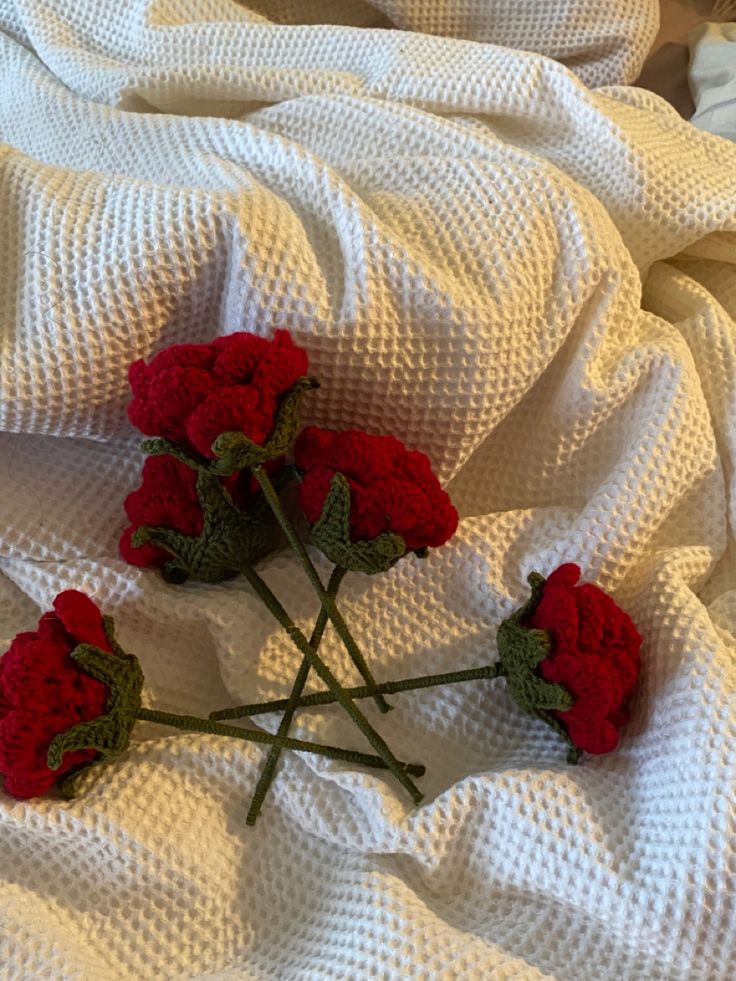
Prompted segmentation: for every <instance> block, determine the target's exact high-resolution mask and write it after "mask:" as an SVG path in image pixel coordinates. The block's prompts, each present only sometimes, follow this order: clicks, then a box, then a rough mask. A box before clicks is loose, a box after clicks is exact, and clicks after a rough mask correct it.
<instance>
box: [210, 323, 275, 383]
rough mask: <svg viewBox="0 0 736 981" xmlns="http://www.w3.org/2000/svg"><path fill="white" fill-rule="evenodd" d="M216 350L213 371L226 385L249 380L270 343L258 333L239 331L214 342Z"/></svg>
mask: <svg viewBox="0 0 736 981" xmlns="http://www.w3.org/2000/svg"><path fill="white" fill-rule="evenodd" d="M212 346H213V348H214V349H215V352H216V355H217V356H216V358H215V363H214V366H213V371H214V373H215V375H217V377H218V378H219V379H220V380H221V381H222V383H223V384H224V385H235V384H237V383H241V384H242V383H245V382H249V381H250V380H251V379H252V377H253V373H254V371H255V370H256V368H257V367H258V365H259V363H260V361H261V360H262V358H263V357H264V356H265V355H266V353H267V352H268V350H269V347H270V343H269V341H267V340H266V338H265V337H258V336H257V335H256V334H246V333H242V332H241V333H237V334H230V335H228V336H227V337H218V338H216V339H215V340H214V341H213V342H212Z"/></svg>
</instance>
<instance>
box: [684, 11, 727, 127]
mask: <svg viewBox="0 0 736 981" xmlns="http://www.w3.org/2000/svg"><path fill="white" fill-rule="evenodd" d="M734 16H736V10H734ZM690 49H691V54H690V86H691V88H692V91H693V97H694V99H695V114H694V115H693V117H692V122H693V125H694V126H697V127H698V128H699V129H705V130H708V132H709V133H717V134H718V135H719V136H725V137H726V139H729V140H734V141H735V142H736V22H734V23H731V24H704V25H703V26H702V27H700V28H698V30H697V31H694V32H693V34H692V36H691V38H690Z"/></svg>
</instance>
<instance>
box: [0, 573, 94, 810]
mask: <svg viewBox="0 0 736 981" xmlns="http://www.w3.org/2000/svg"><path fill="white" fill-rule="evenodd" d="M82 643H86V644H93V645H95V646H96V647H100V648H102V649H103V650H106V651H109V650H110V645H109V643H108V639H107V636H106V634H105V630H104V627H103V621H102V616H101V614H100V611H99V610H98V609H97V607H96V606H95V604H94V603H93V602H92V600H90V599H89V598H88V597H87V596H85V595H84V594H83V593H80V592H77V591H76V590H74V589H70V590H67V591H66V592H63V593H60V594H59V595H58V596H57V597H56V599H55V600H54V612H53V613H45V614H44V615H43V616H42V617H41V619H40V621H39V624H38V629H37V630H35V631H31V632H28V633H21V634H18V635H17V637H16V638H15V639H14V640H13V642H12V644H11V645H10V649H9V650H8V651H7V653H6V654H5V655H4V657H3V658H2V660H0V774H2V776H3V778H4V783H5V789H6V790H7V791H8V793H9V794H12V795H13V796H14V797H19V798H26V797H35V796H37V795H39V794H44V793H46V792H47V791H48V790H49V789H50V788H51V787H52V786H53V784H54V783H55V782H56V781H57V780H58V779H59V778H60V777H61V776H63V775H64V774H66V773H67V772H68V771H69V770H71V769H73V768H76V767H78V766H80V764H84V763H88V762H89V761H90V760H92V759H94V758H95V757H96V756H97V752H96V751H95V750H93V749H80V750H78V751H75V752H68V753H65V754H64V756H63V759H62V762H61V766H60V767H59V768H58V769H57V770H52V769H50V767H49V766H48V763H47V753H48V750H49V746H50V744H51V741H52V740H53V739H54V737H55V736H58V735H59V734H60V733H62V732H64V731H65V730H67V729H70V728H71V727H72V726H76V725H79V724H80V723H82V722H87V721H89V720H91V719H96V718H97V717H99V716H101V715H102V714H103V713H104V712H105V708H106V702H107V697H108V694H109V690H108V688H107V686H106V685H105V684H103V683H102V682H101V681H98V680H97V679H96V678H93V677H90V675H89V674H86V673H85V672H84V671H83V670H82V669H81V668H80V667H79V665H78V664H77V663H76V662H75V661H74V660H73V659H72V657H71V656H70V655H71V651H72V650H74V648H76V647H77V645H78V644H82Z"/></svg>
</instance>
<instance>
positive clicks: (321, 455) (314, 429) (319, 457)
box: [294, 426, 337, 471]
mask: <svg viewBox="0 0 736 981" xmlns="http://www.w3.org/2000/svg"><path fill="white" fill-rule="evenodd" d="M336 437H337V433H333V432H332V431H331V430H329V429H320V428H319V427H318V426H307V427H306V428H304V429H302V431H301V433H300V434H299V436H298V437H297V440H296V443H295V444H294V463H296V465H297V466H298V467H299V468H300V469H302V470H307V471H309V470H313V469H315V468H318V467H321V466H323V465H324V461H325V458H326V454H327V451H328V449H329V448H330V446H332V444H333V442H334V441H335V439H336Z"/></svg>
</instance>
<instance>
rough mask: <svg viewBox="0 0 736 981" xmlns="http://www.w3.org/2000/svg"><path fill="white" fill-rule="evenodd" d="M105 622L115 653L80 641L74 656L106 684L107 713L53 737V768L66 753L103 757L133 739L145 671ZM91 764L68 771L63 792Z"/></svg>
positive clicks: (108, 620)
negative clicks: (89, 751) (87, 751)
mask: <svg viewBox="0 0 736 981" xmlns="http://www.w3.org/2000/svg"><path fill="white" fill-rule="evenodd" d="M103 622H104V625H105V633H106V634H107V637H108V640H109V641H110V646H111V647H112V648H113V651H112V653H111V652H110V651H105V650H103V649H102V648H101V647H95V646H94V645H93V644H79V645H78V646H77V647H75V648H74V650H73V651H72V652H71V656H72V658H74V660H75V661H76V662H77V664H78V665H79V667H80V668H81V669H82V670H83V671H85V672H86V673H87V674H88V675H90V676H91V677H93V678H97V680H98V681H101V682H103V684H105V685H107V688H108V690H109V694H108V698H107V704H106V706H105V709H106V711H105V714H104V715H101V716H99V717H98V718H96V719H90V720H89V721H88V722H81V723H80V724H79V725H76V726H72V727H71V728H69V729H67V730H65V731H64V732H62V733H59V735H58V736H56V737H55V738H54V739H53V740H52V741H51V744H50V746H49V749H48V754H47V764H48V766H49V768H50V769H51V770H58V768H59V767H60V766H61V763H62V760H63V758H64V754H65V753H72V752H76V751H78V750H82V749H93V750H95V751H96V752H97V753H99V754H100V756H102V757H109V756H116V755H117V754H118V753H122V752H123V751H124V750H125V749H127V747H128V744H129V743H130V733H131V731H132V729H133V726H134V725H135V722H136V719H137V717H138V712H139V711H140V707H141V691H142V689H143V672H142V671H141V667H140V664H139V663H138V659H137V658H135V657H133V655H132V654H126V653H125V651H123V649H122V648H121V647H120V646H119V645H118V643H117V641H116V640H115V636H114V627H113V621H112V618H111V617H105V618H104V621H103ZM89 765H91V764H87V765H85V766H83V767H78V768H76V769H75V770H74V771H73V772H70V773H69V774H67V775H66V777H65V780H63V781H62V792H64V793H67V794H71V793H73V784H74V779H75V778H76V777H77V776H78V775H79V773H81V772H82V770H84V769H86V768H87V766H89Z"/></svg>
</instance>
